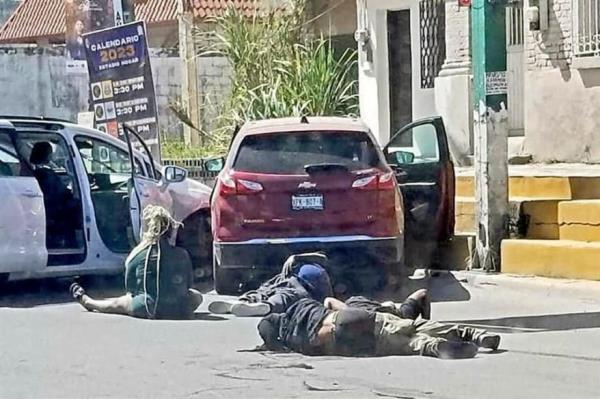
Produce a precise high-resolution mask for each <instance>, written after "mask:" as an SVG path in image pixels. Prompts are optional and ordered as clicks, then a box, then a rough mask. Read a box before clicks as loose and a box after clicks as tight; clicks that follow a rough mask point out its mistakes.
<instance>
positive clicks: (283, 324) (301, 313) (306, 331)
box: [258, 299, 332, 355]
mask: <svg viewBox="0 0 600 399" xmlns="http://www.w3.org/2000/svg"><path fill="white" fill-rule="evenodd" d="M331 312H332V311H331V310H328V309H326V308H325V307H324V306H323V305H322V304H321V303H320V302H317V301H315V300H313V299H300V300H299V301H298V302H296V303H295V304H293V305H292V306H291V307H290V308H289V309H288V310H287V311H286V312H285V313H280V314H271V315H269V316H266V317H264V318H263V319H262V320H261V321H260V323H259V324H258V332H259V334H260V336H261V338H262V339H263V341H264V343H265V346H266V347H267V349H269V350H276V351H280V350H286V349H287V350H292V351H294V352H299V353H302V354H305V355H322V354H324V353H323V348H321V347H319V345H318V341H317V332H318V331H319V328H321V324H322V323H323V320H324V319H325V317H327V315H328V314H330V313H331Z"/></svg>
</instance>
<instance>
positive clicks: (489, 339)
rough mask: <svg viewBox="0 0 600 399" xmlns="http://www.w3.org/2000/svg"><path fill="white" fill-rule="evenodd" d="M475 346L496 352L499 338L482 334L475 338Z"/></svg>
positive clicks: (494, 335)
mask: <svg viewBox="0 0 600 399" xmlns="http://www.w3.org/2000/svg"><path fill="white" fill-rule="evenodd" d="M476 344H477V345H479V346H480V347H482V348H485V349H491V350H494V351H495V350H496V349H498V347H499V346H500V336H499V335H496V334H487V333H486V334H483V335H482V336H480V337H479V338H477V342H476Z"/></svg>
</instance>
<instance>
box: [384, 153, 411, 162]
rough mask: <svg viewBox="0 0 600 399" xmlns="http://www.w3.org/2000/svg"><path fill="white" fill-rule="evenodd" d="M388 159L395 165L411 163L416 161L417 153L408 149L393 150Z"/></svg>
mask: <svg viewBox="0 0 600 399" xmlns="http://www.w3.org/2000/svg"><path fill="white" fill-rule="evenodd" d="M387 160H388V162H389V163H391V164H395V165H406V164H411V163H413V162H414V161H415V154H413V153H412V152H408V151H392V152H389V153H388V154H387Z"/></svg>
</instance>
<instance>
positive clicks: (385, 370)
mask: <svg viewBox="0 0 600 399" xmlns="http://www.w3.org/2000/svg"><path fill="white" fill-rule="evenodd" d="M419 284H421V285H428V286H429V287H430V289H431V290H432V293H433V296H434V300H435V303H434V304H433V316H434V318H435V319H438V320H462V321H468V322H469V323H471V324H478V325H487V326H493V329H494V330H496V331H501V332H502V343H501V350H500V351H498V352H496V353H484V352H481V353H480V354H479V355H478V356H477V357H476V358H474V359H469V360H438V359H432V358H422V357H386V358H338V357H314V358H311V357H305V356H301V355H297V354H273V353H255V352H243V350H247V349H252V348H254V347H255V346H256V345H258V344H259V343H260V339H259V337H258V334H257V332H256V324H257V322H258V320H257V319H236V318H234V317H220V316H214V315H209V314H208V313H206V305H207V303H208V302H210V301H211V300H214V299H215V298H216V296H215V295H206V296H205V302H204V303H203V305H202V307H201V308H200V309H199V310H198V313H197V317H196V320H192V321H177V322H174V321H146V320H136V319H132V318H128V317H120V316H109V315H99V314H92V313H88V312H86V311H84V310H83V309H82V308H81V307H80V306H79V305H78V304H76V303H73V302H71V301H70V300H69V297H68V295H67V294H66V282H50V283H45V284H41V285H40V284H39V283H27V284H18V285H14V284H13V285H10V286H9V287H8V288H5V289H4V293H3V294H0V398H3V399H4V398H236V399H239V398H258V397H264V398H404V399H407V398H415V399H416V398H431V399H448V398H503V399H505V398H570V399H572V398H595V399H597V398H599V397H600V382H599V381H600V284H592V283H572V282H566V281H552V280H541V281H540V280H539V279H515V278H512V279H511V278H505V277H497V278H494V277H489V278H488V277H485V276H479V275H473V274H459V275H458V276H457V277H454V276H440V277H434V278H431V279H430V280H429V281H426V282H424V281H421V282H420V283H419ZM412 288H414V287H410V288H407V289H412ZM93 291H94V293H97V294H115V293H117V291H118V289H116V288H110V287H107V285H106V284H97V285H96V287H95V289H94V290H93ZM240 351H242V352H240Z"/></svg>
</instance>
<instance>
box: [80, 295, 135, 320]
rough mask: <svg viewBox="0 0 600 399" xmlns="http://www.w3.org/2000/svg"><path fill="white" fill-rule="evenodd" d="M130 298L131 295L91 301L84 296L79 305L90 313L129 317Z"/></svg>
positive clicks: (88, 297)
mask: <svg viewBox="0 0 600 399" xmlns="http://www.w3.org/2000/svg"><path fill="white" fill-rule="evenodd" d="M132 298H133V297H132V296H131V294H125V295H123V296H120V297H117V298H108V299H92V298H91V297H90V296H89V295H87V294H84V295H83V296H82V297H81V300H80V302H79V303H81V305H82V306H83V307H84V308H86V309H87V310H89V311H92V312H100V313H110V314H122V315H127V316H131V313H132V311H131V302H132Z"/></svg>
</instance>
